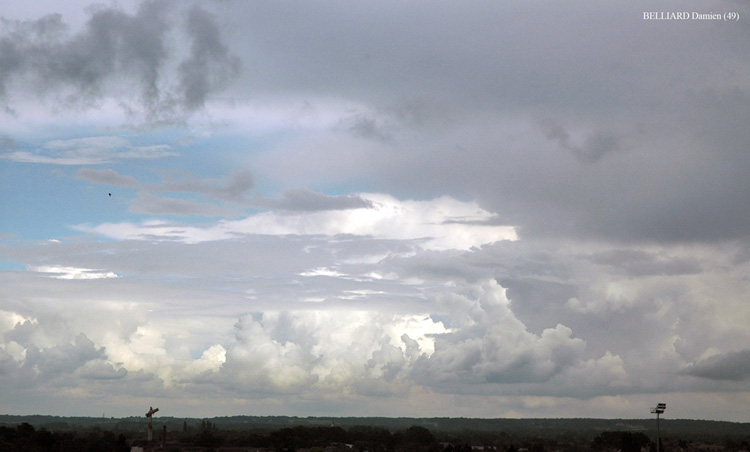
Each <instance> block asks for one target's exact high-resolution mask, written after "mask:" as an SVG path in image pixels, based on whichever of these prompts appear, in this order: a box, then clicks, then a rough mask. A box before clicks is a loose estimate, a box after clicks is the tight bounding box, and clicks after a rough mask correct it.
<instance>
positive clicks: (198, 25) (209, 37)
mask: <svg viewBox="0 0 750 452" xmlns="http://www.w3.org/2000/svg"><path fill="white" fill-rule="evenodd" d="M187 32H188V36H189V37H190V40H191V45H190V57H189V58H188V59H186V60H185V61H183V62H182V63H181V64H180V67H179V69H180V82H181V88H182V92H183V93H184V102H185V105H186V106H187V107H188V108H189V109H191V110H194V109H197V108H201V107H203V105H204V104H205V102H206V96H207V95H208V94H209V93H210V92H211V91H213V90H214V89H216V88H217V87H220V86H222V85H223V84H224V83H226V82H227V81H228V80H230V79H232V78H233V77H234V76H235V75H236V73H237V72H238V71H239V68H240V63H239V59H237V58H236V57H232V56H230V55H229V52H228V50H227V46H226V45H225V44H224V43H223V42H222V37H221V32H220V30H219V26H218V25H217V24H216V21H215V17H214V16H213V15H211V14H210V13H208V12H207V11H205V10H203V9H201V8H199V7H193V8H192V9H191V10H190V11H189V12H188V18H187Z"/></svg>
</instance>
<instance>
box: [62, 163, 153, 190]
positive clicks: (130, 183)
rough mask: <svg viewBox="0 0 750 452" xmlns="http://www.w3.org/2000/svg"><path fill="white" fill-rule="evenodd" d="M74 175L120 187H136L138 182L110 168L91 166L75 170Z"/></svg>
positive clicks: (138, 184)
mask: <svg viewBox="0 0 750 452" xmlns="http://www.w3.org/2000/svg"><path fill="white" fill-rule="evenodd" d="M76 177H77V178H79V179H83V180H87V181H89V182H94V183H97V184H104V185H112V186H115V187H122V188H137V187H139V186H140V183H139V182H138V181H137V180H136V179H135V178H134V177H132V176H123V175H121V174H118V173H117V172H116V171H115V170H113V169H111V168H107V169H103V170H97V169H93V168H81V169H80V170H78V171H77V172H76Z"/></svg>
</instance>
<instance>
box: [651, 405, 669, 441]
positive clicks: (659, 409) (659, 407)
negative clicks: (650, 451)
mask: <svg viewBox="0 0 750 452" xmlns="http://www.w3.org/2000/svg"><path fill="white" fill-rule="evenodd" d="M666 409H667V404H666V403H657V404H656V407H654V408H651V413H656V452H659V446H660V444H659V443H661V435H660V432H659V415H660V414H662V413H664V410H666Z"/></svg>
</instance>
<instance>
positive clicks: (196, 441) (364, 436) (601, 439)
mask: <svg viewBox="0 0 750 452" xmlns="http://www.w3.org/2000/svg"><path fill="white" fill-rule="evenodd" d="M144 427H145V425H144ZM536 433H544V434H541V435H539V434H536ZM161 434H162V429H158V428H155V429H154V444H155V445H158V444H161V442H162V438H161ZM662 440H663V441H662V442H661V443H660V447H659V452H697V451H700V450H702V449H703V446H705V445H706V444H713V445H717V446H722V447H723V450H724V452H739V451H743V450H744V451H747V450H750V435H745V436H733V437H725V438H723V439H722V440H721V441H718V442H712V441H710V440H708V441H700V442H694V440H692V439H685V438H680V437H677V436H674V435H666V436H664V435H662ZM166 444H167V447H166V449H165V452H179V451H182V450H196V448H200V449H199V450H202V451H212V450H219V449H220V448H222V447H252V448H261V449H264V450H268V451H273V452H292V451H297V450H299V449H307V450H313V451H315V450H320V451H322V450H324V449H325V450H332V449H333V450H338V451H347V452H349V451H369V452H464V451H470V450H472V447H477V446H478V447H481V448H483V449H484V450H486V451H487V450H489V451H496V452H613V451H618V452H642V451H649V452H655V450H656V445H655V443H654V442H653V437H652V436H650V435H647V434H645V433H643V432H634V431H605V432H599V433H598V434H597V435H595V436H588V435H582V434H580V433H579V432H574V431H569V432H566V433H564V434H560V435H553V436H550V435H549V434H547V433H545V432H542V431H536V432H534V431H533V430H531V431H524V432H523V433H521V432H518V431H516V432H512V433H508V432H505V431H478V430H464V431H455V430H451V431H443V430H434V429H428V428H425V427H423V426H418V425H415V426H411V427H408V428H405V429H399V430H390V429H387V428H384V427H378V426H362V425H359V426H351V427H348V428H344V427H341V426H312V427H311V426H293V427H282V428H279V429H239V430H225V429H223V428H221V427H219V423H217V422H213V421H209V420H202V421H200V423H197V422H195V423H192V425H190V426H189V425H188V423H187V421H183V422H182V425H181V428H179V429H174V430H171V431H168V433H167V441H166ZM134 445H137V446H144V445H145V430H144V429H139V430H134V431H131V432H123V433H119V434H118V433H116V432H112V431H106V430H102V429H100V428H99V427H88V428H85V429H82V430H80V431H72V430H61V431H55V430H50V429H48V428H46V427H40V428H35V427H34V426H32V425H31V424H29V423H21V424H19V425H15V426H7V425H6V426H0V451H3V452H5V451H8V452H15V451H19V452H20V451H24V452H67V451H71V452H72V451H76V452H81V451H82V452H89V451H90V452H98V451H107V452H109V451H111V452H127V451H129V450H130V446H134Z"/></svg>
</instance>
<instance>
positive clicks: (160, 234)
mask: <svg viewBox="0 0 750 452" xmlns="http://www.w3.org/2000/svg"><path fill="white" fill-rule="evenodd" d="M358 196H359V197H360V198H361V199H364V200H366V201H367V202H369V203H372V206H373V207H372V208H358V209H348V210H326V211H313V212H301V213H294V214H276V213H273V212H262V213H258V214H255V215H252V216H249V217H247V218H245V219H241V220H235V221H221V222H218V223H216V224H214V225H211V226H208V227H198V226H193V225H187V224H172V223H167V222H164V221H160V220H156V221H148V222H145V223H142V224H141V225H136V224H132V223H119V224H114V223H105V224H100V225H96V226H88V225H79V226H76V229H78V230H80V231H86V232H94V233H97V234H101V235H104V236H107V237H112V238H116V239H129V240H154V239H158V238H161V239H163V240H179V241H183V242H186V243H198V242H203V241H207V240H227V239H232V238H236V237H239V236H244V235H248V234H270V235H289V234H300V235H316V234H324V235H329V236H335V235H340V234H354V235H360V236H374V237H383V238H389V239H397V240H416V241H421V242H423V244H422V246H424V247H426V248H431V249H469V248H471V247H474V246H480V245H482V244H486V243H492V242H496V241H498V240H514V239H515V238H516V235H515V231H514V229H513V228H512V227H509V226H498V225H493V224H484V223H483V221H485V220H490V219H492V218H493V215H492V214H491V213H489V212H487V211H484V210H482V209H480V208H479V207H478V206H477V205H476V204H474V203H463V202H460V201H456V200H454V199H452V198H449V197H443V198H439V199H435V200H431V201H399V200H396V199H395V198H393V197H391V196H387V195H382V194H360V195H358ZM455 220H461V221H460V222H457V221H455ZM477 221H478V222H477Z"/></svg>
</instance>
